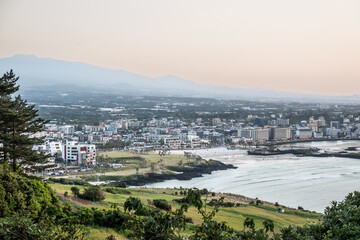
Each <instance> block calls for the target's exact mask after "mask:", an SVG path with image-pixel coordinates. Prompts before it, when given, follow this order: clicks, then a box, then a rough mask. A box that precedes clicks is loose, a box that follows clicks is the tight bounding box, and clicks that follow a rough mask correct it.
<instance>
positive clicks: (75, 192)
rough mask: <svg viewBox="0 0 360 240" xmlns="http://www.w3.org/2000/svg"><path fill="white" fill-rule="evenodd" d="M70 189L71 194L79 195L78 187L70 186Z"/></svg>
mask: <svg viewBox="0 0 360 240" xmlns="http://www.w3.org/2000/svg"><path fill="white" fill-rule="evenodd" d="M70 190H71V192H72V194H73V195H74V197H79V195H80V189H79V188H78V187H71V188H70Z"/></svg>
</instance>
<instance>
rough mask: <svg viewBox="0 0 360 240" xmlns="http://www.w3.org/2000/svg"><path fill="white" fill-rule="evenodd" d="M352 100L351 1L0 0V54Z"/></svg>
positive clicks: (358, 25)
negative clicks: (344, 97) (76, 62)
mask: <svg viewBox="0 0 360 240" xmlns="http://www.w3.org/2000/svg"><path fill="white" fill-rule="evenodd" d="M15 54H34V55H36V56H38V57H48V58H54V59H62V60H69V61H79V62H85V63H89V64H92V65H97V66H101V67H106V68H111V69H122V70H126V71H129V72H134V73H138V74H142V75H146V76H150V77H159V76H164V75H169V74H171V75H175V76H178V77H181V78H184V79H188V80H191V81H194V82H197V83H203V84H211V85H219V86H231V87H240V88H266V89H274V90H280V91H290V92H301V93H315V94H324V95H352V94H360V1H358V0H354V1H352V0H338V1H334V0H297V1H295V0H142V1H140V0H32V1H29V0H0V57H1V58H3V57H9V56H12V55H15Z"/></svg>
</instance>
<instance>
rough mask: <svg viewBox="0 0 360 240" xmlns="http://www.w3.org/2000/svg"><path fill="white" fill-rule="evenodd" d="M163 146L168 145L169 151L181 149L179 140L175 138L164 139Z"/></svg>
mask: <svg viewBox="0 0 360 240" xmlns="http://www.w3.org/2000/svg"><path fill="white" fill-rule="evenodd" d="M164 144H165V145H168V146H169V148H171V149H180V148H181V140H180V139H179V138H176V137H166V138H164Z"/></svg>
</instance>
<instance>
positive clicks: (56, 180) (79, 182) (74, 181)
mask: <svg viewBox="0 0 360 240" xmlns="http://www.w3.org/2000/svg"><path fill="white" fill-rule="evenodd" d="M48 180H49V181H51V182H54V183H61V184H65V185H79V186H89V183H87V182H85V181H82V180H78V179H69V178H49V179H48Z"/></svg>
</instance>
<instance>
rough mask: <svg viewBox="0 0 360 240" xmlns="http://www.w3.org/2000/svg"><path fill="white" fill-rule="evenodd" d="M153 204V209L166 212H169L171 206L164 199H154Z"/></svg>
mask: <svg viewBox="0 0 360 240" xmlns="http://www.w3.org/2000/svg"><path fill="white" fill-rule="evenodd" d="M153 203H154V205H155V207H157V208H159V209H163V210H166V211H170V210H171V205H170V204H169V203H168V202H167V201H166V200H165V199H154V200H153Z"/></svg>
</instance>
